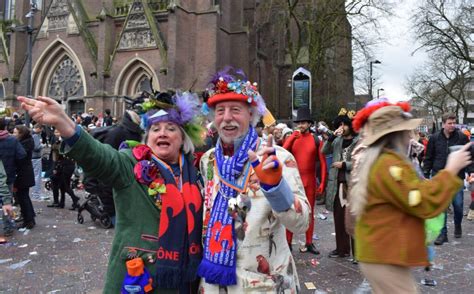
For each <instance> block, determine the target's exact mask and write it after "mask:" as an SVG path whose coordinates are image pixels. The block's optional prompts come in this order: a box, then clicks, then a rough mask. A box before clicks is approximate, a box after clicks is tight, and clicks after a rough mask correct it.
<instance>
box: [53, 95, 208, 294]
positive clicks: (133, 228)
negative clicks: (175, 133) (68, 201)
mask: <svg viewBox="0 0 474 294" xmlns="http://www.w3.org/2000/svg"><path fill="white" fill-rule="evenodd" d="M142 109H143V111H144V112H146V113H144V115H143V119H142V123H143V126H144V128H149V127H150V126H151V125H152V124H154V123H157V122H159V121H171V122H174V123H176V124H178V125H179V126H181V127H182V128H183V129H184V130H185V131H186V134H187V135H188V136H189V137H190V138H191V139H194V142H195V143H198V142H197V141H198V140H200V138H201V134H200V132H201V128H200V127H199V126H198V122H197V121H196V120H195V119H196V117H197V114H198V113H199V102H198V99H197V96H195V95H194V94H191V93H177V94H176V95H173V96H172V95H170V94H166V93H155V98H153V99H150V100H148V101H145V102H144V103H143V105H142ZM65 143H66V144H63V146H62V147H63V148H62V151H63V152H65V153H66V154H67V155H68V156H70V157H71V158H74V159H75V160H77V162H78V164H79V165H80V166H82V167H83V169H84V171H85V172H87V173H88V174H90V175H91V176H93V177H96V178H99V179H101V180H102V181H104V182H106V183H108V184H110V185H111V186H112V187H113V192H114V201H115V205H116V211H117V222H116V227H115V236H114V240H113V243H112V250H111V252H110V259H109V264H108V271H107V277H106V282H105V287H104V293H119V292H120V293H145V292H146V293H151V292H152V293H178V292H182V291H189V289H190V283H192V282H195V281H196V270H197V267H198V265H199V263H200V261H201V258H202V246H201V242H202V197H201V195H200V191H199V188H198V186H197V171H196V169H195V168H194V166H193V164H192V158H191V157H190V154H183V153H182V152H181V153H180V155H179V164H176V165H168V164H167V163H166V162H164V161H162V160H160V159H159V158H158V157H157V156H156V155H155V154H153V152H152V151H151V149H150V148H149V147H148V146H147V145H144V144H140V143H139V142H135V141H126V142H124V143H123V144H122V146H121V148H120V149H121V150H120V152H117V151H116V150H114V149H113V148H112V147H111V146H109V145H104V144H101V143H99V142H98V141H96V140H94V139H93V138H92V137H91V136H90V135H88V134H87V133H86V132H84V131H80V128H78V129H76V134H75V135H74V136H73V137H71V138H69V139H67V140H66V142H65ZM127 269H128V270H127ZM131 283H132V284H131ZM133 283H135V284H133ZM151 289H153V290H151ZM137 291H138V292H137ZM140 291H143V292H140ZM150 291H151V292H150Z"/></svg>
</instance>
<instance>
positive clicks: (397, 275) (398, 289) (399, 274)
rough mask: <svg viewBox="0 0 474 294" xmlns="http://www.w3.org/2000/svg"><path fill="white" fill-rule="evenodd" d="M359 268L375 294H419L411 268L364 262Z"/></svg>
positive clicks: (360, 263)
mask: <svg viewBox="0 0 474 294" xmlns="http://www.w3.org/2000/svg"><path fill="white" fill-rule="evenodd" d="M359 266H360V269H361V271H362V273H363V274H364V276H365V277H366V278H367V280H368V281H369V283H370V286H371V287H372V293H374V294H380V293H419V291H418V287H417V286H416V282H415V279H414V278H413V276H412V274H411V271H410V268H409V267H403V266H397V265H390V264H378V263H363V262H359Z"/></svg>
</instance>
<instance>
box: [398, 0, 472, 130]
mask: <svg viewBox="0 0 474 294" xmlns="http://www.w3.org/2000/svg"><path fill="white" fill-rule="evenodd" d="M472 12H473V9H472V5H471V4H470V1H465V0H449V1H447V0H424V1H423V3H422V4H421V5H420V7H419V8H418V9H417V10H416V11H415V14H414V15H413V17H412V19H413V29H414V32H415V35H416V37H417V40H419V41H420V42H421V46H420V47H419V48H417V50H420V49H425V50H426V51H427V52H428V53H429V61H428V62H427V64H426V65H425V66H424V68H423V69H421V70H420V71H418V72H417V73H415V74H414V75H412V77H411V78H410V80H409V81H407V83H406V88H407V90H408V92H409V93H411V94H412V95H413V96H414V98H415V99H417V100H419V101H423V102H424V103H425V105H426V106H428V107H430V108H432V109H433V113H437V112H439V113H442V112H445V111H453V112H456V113H458V114H460V116H461V117H462V118H463V122H466V119H467V117H468V112H469V110H470V109H469V108H470V103H472V101H471V100H472V97H470V96H469V95H471V92H470V91H469V87H470V85H472V82H473V80H472V68H473V57H472V52H471V51H472V46H473V40H472V24H473V21H472V19H473V18H472ZM417 50H415V52H416V51H417ZM434 110H436V111H434Z"/></svg>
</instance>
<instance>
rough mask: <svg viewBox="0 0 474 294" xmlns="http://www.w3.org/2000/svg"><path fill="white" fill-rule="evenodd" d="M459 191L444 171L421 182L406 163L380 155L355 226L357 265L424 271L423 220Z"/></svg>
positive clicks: (458, 183)
mask: <svg viewBox="0 0 474 294" xmlns="http://www.w3.org/2000/svg"><path fill="white" fill-rule="evenodd" d="M460 187H462V181H461V180H460V179H459V178H458V177H457V176H456V175H454V174H451V173H450V172H448V171H446V170H441V171H440V172H439V173H438V174H436V176H434V177H433V178H432V179H431V180H422V179H420V178H419V177H418V175H417V173H416V171H415V169H414V168H413V166H412V164H411V162H409V161H408V160H406V159H404V158H402V157H400V155H398V154H396V153H394V152H392V151H388V150H386V151H384V153H383V154H382V155H380V157H379V158H378V159H377V161H376V162H375V163H374V165H373V166H372V168H371V170H370V173H369V181H368V185H367V194H368V195H367V204H366V205H365V209H364V212H363V213H362V214H361V215H360V217H359V219H358V220H357V223H356V228H355V244H357V246H356V257H357V260H359V261H360V262H366V263H380V264H392V265H398V266H405V267H409V266H427V265H428V264H429V263H428V255H427V250H426V245H425V220H426V219H429V218H433V217H435V216H437V215H439V214H440V213H442V212H443V211H445V210H446V209H447V207H448V206H449V204H450V203H451V200H452V199H453V197H454V195H456V192H457V191H459V188H460Z"/></svg>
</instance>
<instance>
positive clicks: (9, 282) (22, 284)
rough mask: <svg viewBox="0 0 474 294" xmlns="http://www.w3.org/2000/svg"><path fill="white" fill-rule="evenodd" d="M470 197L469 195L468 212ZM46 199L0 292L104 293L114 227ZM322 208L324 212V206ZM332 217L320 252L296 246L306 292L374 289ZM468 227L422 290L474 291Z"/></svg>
mask: <svg viewBox="0 0 474 294" xmlns="http://www.w3.org/2000/svg"><path fill="white" fill-rule="evenodd" d="M79 194H80V195H81V196H82V197H84V193H79ZM68 201H69V202H67V207H70V206H71V205H70V200H69V199H68ZM469 201H470V197H467V195H466V197H465V211H467V207H468V203H469ZM46 204H47V203H46V202H34V206H35V209H36V211H37V214H38V216H37V226H36V227H35V228H34V229H33V230H31V231H25V232H16V234H15V236H14V237H13V238H12V239H11V240H10V241H11V242H10V243H8V244H4V245H0V293H100V292H101V289H102V286H103V278H104V273H105V270H106V266H107V254H108V249H109V247H110V244H111V241H112V238H113V234H114V231H113V230H104V229H102V228H100V227H99V224H98V223H93V222H92V220H91V219H90V217H89V214H88V213H85V222H84V224H82V225H81V224H78V223H77V221H76V217H77V213H76V212H73V211H69V210H68V209H55V208H48V207H46ZM318 212H323V209H322V207H321V206H319V207H318ZM327 216H328V218H327V219H326V220H320V219H318V220H317V222H316V233H317V236H318V237H319V240H317V241H316V244H317V247H318V248H319V249H320V250H321V252H322V254H321V255H320V256H318V257H314V256H312V255H310V254H308V253H300V252H298V250H297V248H298V244H294V245H293V248H295V249H296V250H294V251H295V255H296V260H297V266H298V273H299V275H300V281H301V287H302V293H369V291H370V290H369V288H368V286H367V284H366V283H364V281H363V278H362V277H361V275H360V273H359V270H358V267H357V266H356V265H353V264H352V263H351V262H350V261H348V260H345V259H330V258H328V257H327V254H328V252H330V251H331V250H332V249H334V248H333V247H334V236H333V223H332V216H331V215H330V214H329V215H327ZM449 223H452V215H449ZM451 227H452V225H451ZM463 230H464V232H463V237H462V238H461V239H454V238H453V237H452V230H450V231H449V238H450V243H449V244H445V245H444V246H441V247H437V248H436V254H437V258H436V265H435V269H434V270H433V271H431V272H430V273H429V275H428V276H430V277H433V278H435V279H436V281H437V282H438V285H437V286H436V287H427V286H420V289H421V291H422V293H448V292H452V293H472V292H473V290H472V288H473V287H474V254H472V248H473V247H474V222H469V221H466V220H465V221H464V222H463ZM299 238H300V240H303V235H300V236H299ZM414 273H415V276H416V278H417V280H421V279H422V278H423V277H425V276H427V275H426V274H425V272H424V271H423V270H422V269H419V270H416V271H415V272H414ZM305 283H308V284H305ZM310 283H312V284H310ZM312 286H314V287H315V289H311V288H312ZM308 288H309V289H308Z"/></svg>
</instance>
